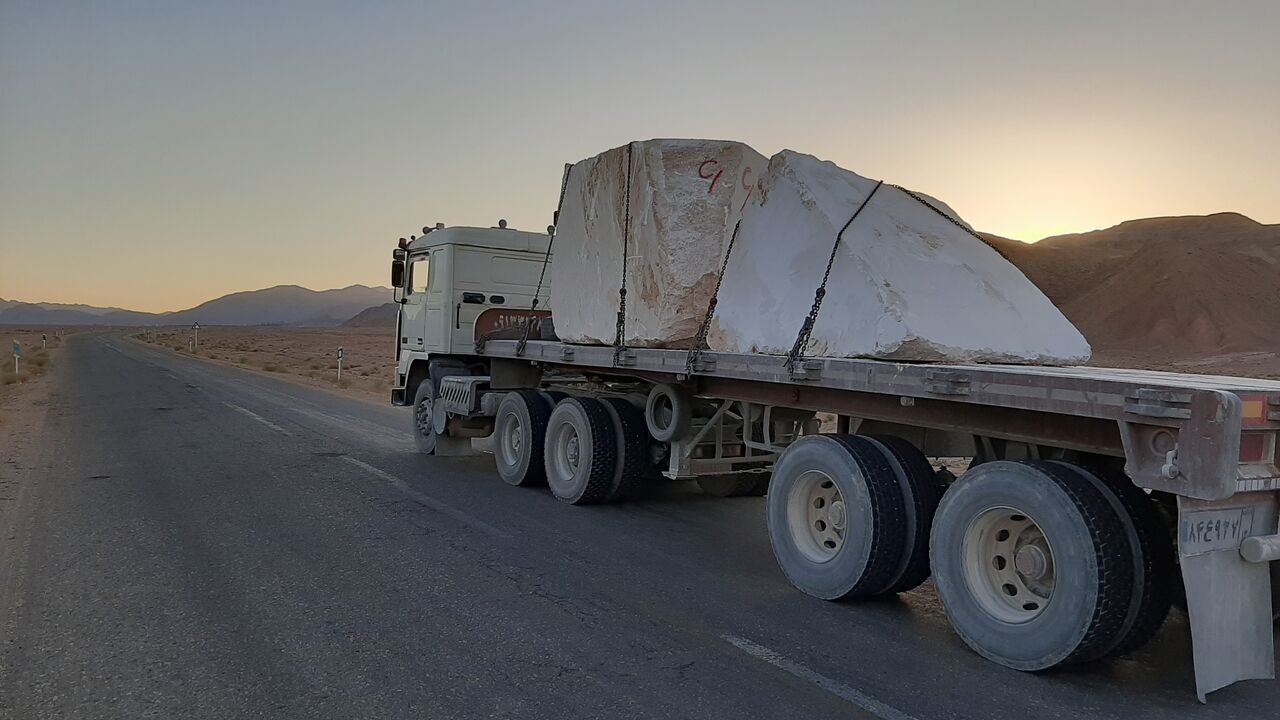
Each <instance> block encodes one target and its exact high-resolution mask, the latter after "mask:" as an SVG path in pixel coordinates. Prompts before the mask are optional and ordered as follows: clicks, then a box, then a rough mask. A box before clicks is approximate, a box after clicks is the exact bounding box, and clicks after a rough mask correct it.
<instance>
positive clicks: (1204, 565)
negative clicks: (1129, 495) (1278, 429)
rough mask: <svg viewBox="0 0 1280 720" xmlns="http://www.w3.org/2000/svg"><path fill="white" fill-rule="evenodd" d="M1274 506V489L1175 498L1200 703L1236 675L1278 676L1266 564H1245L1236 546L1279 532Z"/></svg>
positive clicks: (1246, 677) (1250, 677)
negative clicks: (1210, 497)
mask: <svg viewBox="0 0 1280 720" xmlns="http://www.w3.org/2000/svg"><path fill="white" fill-rule="evenodd" d="M1278 505H1280V502H1278V501H1277V494H1276V493H1274V492H1256V493H1238V494H1236V495H1234V496H1232V497H1229V498H1226V499H1224V500H1214V501H1204V500H1194V499H1189V498H1186V497H1179V498H1178V556H1179V558H1180V560H1181V564H1182V578H1183V581H1184V583H1185V584H1186V589H1187V614H1188V616H1189V618H1190V621H1191V644H1192V648H1193V655H1194V661H1195V674H1196V695H1197V697H1199V698H1200V702H1205V696H1206V695H1208V694H1209V693H1211V692H1213V691H1214V690H1219V689H1221V688H1224V687H1226V686H1228V685H1230V684H1232V683H1235V682H1237V681H1240V680H1255V679H1273V678H1275V639H1274V628H1273V626H1272V611H1271V599H1272V595H1271V593H1272V589H1271V571H1270V567H1269V565H1270V563H1268V562H1248V561H1247V560H1245V559H1244V558H1243V557H1241V554H1240V544H1241V542H1243V541H1244V539H1245V538H1247V537H1254V536H1264V535H1272V534H1275V533H1276V532H1277V507H1278Z"/></svg>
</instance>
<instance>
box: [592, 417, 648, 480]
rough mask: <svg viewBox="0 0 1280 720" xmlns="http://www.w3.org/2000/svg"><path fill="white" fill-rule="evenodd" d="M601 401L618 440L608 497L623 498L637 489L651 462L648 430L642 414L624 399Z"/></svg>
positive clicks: (646, 475)
mask: <svg viewBox="0 0 1280 720" xmlns="http://www.w3.org/2000/svg"><path fill="white" fill-rule="evenodd" d="M600 402H601V404H603V405H604V409H605V411H606V412H608V413H609V419H610V420H612V421H613V433H614V435H615V436H616V437H617V443H618V461H617V462H616V463H615V466H614V471H613V481H612V482H611V483H610V484H609V497H608V500H610V501H614V500H626V499H628V498H631V497H634V496H635V495H636V493H637V492H638V491H639V490H640V486H641V485H643V484H644V481H645V478H647V477H648V475H649V472H650V468H651V467H652V465H653V464H652V462H650V457H649V429H648V428H647V427H646V426H645V423H644V414H643V413H641V412H640V410H639V409H637V408H636V406H635V405H632V404H631V403H629V402H627V401H626V400H623V399H622V398H616V397H611V398H602V399H601V400H600Z"/></svg>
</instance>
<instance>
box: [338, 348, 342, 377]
mask: <svg viewBox="0 0 1280 720" xmlns="http://www.w3.org/2000/svg"><path fill="white" fill-rule="evenodd" d="M338 382H342V348H338Z"/></svg>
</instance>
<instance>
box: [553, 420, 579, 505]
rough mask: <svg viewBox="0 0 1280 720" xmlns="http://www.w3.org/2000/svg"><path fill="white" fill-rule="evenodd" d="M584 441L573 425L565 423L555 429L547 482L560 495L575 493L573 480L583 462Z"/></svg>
mask: <svg viewBox="0 0 1280 720" xmlns="http://www.w3.org/2000/svg"><path fill="white" fill-rule="evenodd" d="M581 450H582V441H581V439H579V437H578V430H577V428H575V427H574V426H573V424H572V423H568V422H563V423H561V424H560V425H559V427H557V428H555V435H554V437H553V438H552V443H551V470H552V472H551V474H550V475H549V476H548V477H547V481H548V482H549V483H550V484H551V488H552V490H554V491H556V493H557V494H558V495H562V496H567V495H570V494H572V492H573V479H574V476H575V475H577V473H578V466H579V464H580V462H581V460H582V456H581Z"/></svg>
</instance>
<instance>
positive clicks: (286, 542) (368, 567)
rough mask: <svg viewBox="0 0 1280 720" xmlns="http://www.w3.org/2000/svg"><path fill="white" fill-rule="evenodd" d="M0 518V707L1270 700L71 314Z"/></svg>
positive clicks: (1173, 650) (1114, 708) (1258, 706)
mask: <svg viewBox="0 0 1280 720" xmlns="http://www.w3.org/2000/svg"><path fill="white" fill-rule="evenodd" d="M51 379H52V381H53V386H52V390H51V392H50V399H49V405H48V407H47V411H46V413H45V417H44V421H43V423H44V424H43V427H42V428H40V434H41V437H42V440H41V442H40V443H38V446H37V447H36V448H35V450H34V451H33V452H31V453H29V455H30V457H27V458H19V459H16V460H12V461H11V462H10V463H8V464H6V465H5V466H4V468H5V469H3V470H0V472H5V473H8V474H9V475H10V477H9V480H10V481H11V482H10V485H11V486H12V485H13V484H14V483H15V482H16V483H18V484H23V486H24V487H25V488H26V491H25V493H23V494H22V496H21V498H22V499H21V502H20V503H19V506H18V507H17V510H19V511H21V512H20V513H19V514H18V515H17V516H16V517H15V518H14V519H13V521H12V522H13V523H14V526H13V529H12V531H11V533H10V536H9V537H7V538H5V537H0V541H3V543H4V544H3V546H0V580H2V581H3V584H2V585H0V588H2V589H0V716H3V717H14V718H39V717H112V718H124V717H143V716H157V717H215V718H220V717H334V718H354V717H377V718H393V717H419V718H421V717H429V718H453V717H457V718H488V717H511V718H556V719H561V718H579V717H582V718H596V717H600V718H633V717H636V718H638V717H653V718H676V717H693V718H720V717H724V718H784V717H788V718H789V717H806V718H826V717H881V718H887V719H894V720H898V719H902V718H919V719H921V720H923V719H924V718H947V717H956V718H960V717H966V718H968V717H973V718H985V717H1037V718H1055V720H1057V719H1060V718H1104V717H1117V718H1119V717H1123V718H1126V720H1138V719H1139V718H1161V719H1162V720H1167V718H1171V717H1180V716H1188V717H1189V716H1200V717H1203V716H1206V715H1207V714H1209V713H1212V715H1213V716H1214V717H1254V718H1263V717H1275V716H1276V707H1277V706H1280V684H1277V683H1274V682H1257V681H1255V682H1250V683H1243V684H1239V685H1236V686H1234V687H1232V688H1228V689H1226V690H1223V691H1221V692H1218V693H1215V694H1213V695H1211V696H1210V706H1209V708H1203V707H1201V706H1199V705H1198V703H1196V701H1195V695H1194V692H1193V681H1192V676H1191V662H1190V642H1189V639H1188V631H1187V626H1186V621H1185V618H1184V617H1183V616H1182V615H1181V614H1180V613H1178V612H1177V611H1175V616H1174V617H1173V618H1172V619H1171V620H1170V622H1169V623H1168V624H1167V625H1166V627H1165V629H1164V631H1163V632H1162V633H1161V635H1160V636H1159V637H1158V638H1157V640H1156V641H1155V642H1154V643H1152V645H1150V646H1149V647H1148V648H1146V649H1145V650H1144V651H1142V652H1140V653H1139V654H1137V655H1135V656H1133V657H1132V658H1129V659H1124V660H1120V661H1114V662H1111V663H1108V664H1102V665H1095V666H1091V667H1087V668H1083V669H1074V670H1070V671H1066V672H1056V673H1049V674H1040V675H1030V674H1023V673H1018V672H1014V671H1011V670H1006V669H1003V668H1000V667H997V666H995V665H993V664H991V663H988V662H986V661H983V660H981V659H979V658H978V657H977V656H975V655H974V654H972V653H971V652H969V651H968V650H967V649H966V648H965V646H964V645H963V644H962V643H961V642H960V641H959V639H958V638H956V636H955V635H954V634H953V633H952V632H951V630H950V628H949V626H948V625H947V621H946V618H945V616H944V615H943V613H942V610H941V608H940V607H939V605H938V603H937V600H936V597H935V596H934V594H933V592H932V590H931V589H930V588H929V587H928V586H926V587H925V588H922V589H921V590H919V591H917V592H913V593H910V594H907V595H904V596H902V597H900V598H898V599H892V600H884V601H873V602H858V603H826V602H822V601H819V600H815V599H811V598H809V597H806V596H804V595H801V594H800V593H799V592H797V591H795V590H793V589H792V588H791V587H790V585H788V584H787V582H786V580H785V579H784V578H783V577H782V575H781V574H780V573H779V572H778V570H777V569H776V567H775V565H774V562H773V558H772V555H771V553H770V550H769V545H768V540H767V538H766V534H765V528H764V512H763V511H764V506H763V502H762V501H761V500H760V499H731V500H717V499H711V498H706V497H703V496H700V495H698V494H697V493H696V492H695V491H694V490H693V489H692V488H690V487H687V486H681V485H676V484H672V485H669V486H666V487H663V488H661V489H659V490H656V491H655V492H654V493H653V496H652V497H649V498H646V499H644V500H642V501H637V502H633V503H630V504H626V505H618V506H606V507H592V508H575V507H569V506H566V505H563V504H561V503H559V502H557V501H556V500H555V499H553V498H552V497H551V496H550V495H549V494H548V493H547V492H546V491H545V490H542V491H538V490H526V489H516V488H511V487H507V486H506V485H503V484H502V483H501V482H500V481H499V480H498V479H497V477H496V475H495V474H494V473H493V471H492V469H491V466H490V463H491V461H490V459H488V458H487V457H481V458H468V459H444V458H433V457H426V456H422V455H419V454H417V453H416V452H415V451H414V446H413V443H412V439H411V437H410V436H409V435H408V432H407V426H408V423H409V419H408V415H407V413H408V411H407V410H404V409H396V408H391V407H387V406H382V405H378V404H375V403H371V402H367V401H362V400H359V399H352V398H349V397H345V396H341V395H338V394H334V393H329V392H327V391H324V390H321V389H312V388H309V387H305V386H301V385H298V384H295V383H292V382H289V381H286V380H283V379H280V378H274V377H270V376H266V375H260V374H256V373H250V372H247V371H243V370H238V369H235V368H230V367H224V366H221V365H216V364H211V363H207V362H203V361H200V360H195V359H191V358H187V357H182V356H178V355H175V354H172V353H169V352H167V351H164V350H160V349H156V348H153V347H149V346H144V345H140V344H137V343H134V342H132V341H129V340H127V339H125V338H122V337H111V336H76V337H72V338H71V339H70V341H69V343H68V346H67V348H66V350H65V351H64V353H63V355H62V357H60V358H59V361H58V363H57V367H56V369H55V371H54V375H53V377H52V378H51Z"/></svg>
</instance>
